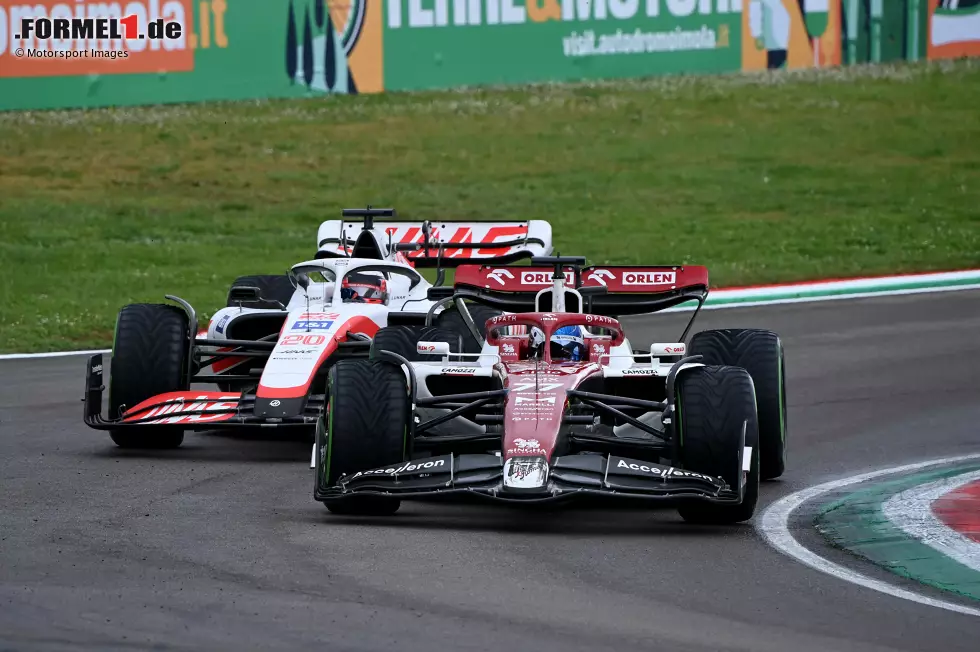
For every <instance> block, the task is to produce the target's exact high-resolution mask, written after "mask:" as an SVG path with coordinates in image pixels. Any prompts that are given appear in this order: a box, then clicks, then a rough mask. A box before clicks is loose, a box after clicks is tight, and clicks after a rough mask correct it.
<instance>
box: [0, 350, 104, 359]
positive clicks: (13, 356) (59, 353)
mask: <svg viewBox="0 0 980 652" xmlns="http://www.w3.org/2000/svg"><path fill="white" fill-rule="evenodd" d="M111 352H112V349H99V350H92V351H50V352H48V353H4V354H3V355H0V360H23V359H25V358H63V357H65V356H68V355H95V354H96V353H111Z"/></svg>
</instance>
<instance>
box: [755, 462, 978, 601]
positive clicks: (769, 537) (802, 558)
mask: <svg viewBox="0 0 980 652" xmlns="http://www.w3.org/2000/svg"><path fill="white" fill-rule="evenodd" d="M976 459H980V454H973V455H959V456H956V457H942V458H939V459H935V460H929V461H926V462H916V463H915V464H906V465H904V466H895V467H891V468H887V469H879V470H877V471H871V472H868V473H861V474H859V475H854V476H851V477H849V478H842V479H840V480H832V481H830V482H824V483H823V484H819V485H816V486H815V487H808V488H807V489H803V490H801V491H797V492H795V493H792V494H790V495H788V496H784V497H783V498H780V499H779V500H777V501H776V502H775V503H773V504H772V505H770V506H769V507H768V508H767V509H766V511H765V512H764V513H763V514H762V519H761V522H760V523H758V524H757V525H756V528H757V529H758V531H759V533H760V534H761V535H762V536H763V537H764V538H765V540H766V541H767V542H768V543H769V545H771V546H773V547H774V548H776V549H777V550H779V551H780V552H782V553H783V554H785V555H788V556H790V557H792V558H793V559H795V560H796V561H798V562H800V563H802V564H805V565H807V566H809V567H810V568H813V569H815V570H818V571H820V572H822V573H827V574H828V575H832V576H834V577H836V578H837V579H840V580H844V581H845V582H850V583H852V584H857V585H858V586H863V587H865V588H868V589H872V590H874V591H879V592H881V593H885V594H887V595H890V596H892V597H896V598H902V599H903V600H910V601H912V602H918V603H919V604H924V605H928V606H930V607H938V608H940V609H946V610H948V611H954V612H956V613H961V614H966V615H969V616H980V609H976V608H973V607H967V606H964V605H961V604H956V603H955V602H947V601H945V600H938V599H936V598H930V597H927V596H925V595H920V594H918V593H915V592H913V591H909V590H907V589H903V588H900V587H898V586H894V585H892V584H889V583H887V582H882V581H880V580H876V579H874V578H871V577H868V576H867V575H862V574H861V573H858V572H856V571H853V570H851V569H849V568H846V567H844V566H841V565H839V564H835V563H834V562H832V561H830V560H828V559H824V558H823V557H821V556H819V555H817V554H816V553H814V552H812V551H810V550H808V549H807V548H804V547H803V546H802V545H801V544H800V542H799V541H797V540H796V539H795V538H794V537H793V534H792V532H790V529H789V519H790V516H791V515H792V514H793V512H794V511H796V509H797V508H799V507H800V506H801V505H803V504H804V503H806V502H808V501H810V500H813V499H814V498H816V497H818V496H821V495H823V494H825V493H827V492H830V491H833V490H835V489H840V488H841V487H847V486H850V485H854V484H858V483H860V482H865V481H867V480H872V479H874V478H880V477H882V476H886V475H892V474H897V473H909V472H912V471H918V470H920V469H925V468H928V467H930V466H939V465H942V464H952V463H955V462H966V461H970V460H976Z"/></svg>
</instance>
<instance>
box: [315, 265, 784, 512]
mask: <svg viewBox="0 0 980 652" xmlns="http://www.w3.org/2000/svg"><path fill="white" fill-rule="evenodd" d="M584 264H585V260H584V259H580V258H561V257H548V258H536V259H534V260H532V267H516V266H515V267H497V266H492V265H491V266H486V265H484V266H478V265H468V266H462V267H459V268H458V269H457V272H456V277H455V285H454V287H452V288H432V289H430V290H429V291H428V295H429V298H431V299H433V300H435V301H436V302H437V303H436V304H434V306H433V308H432V310H433V311H434V310H435V309H436V306H439V305H441V304H444V303H448V302H453V301H463V300H470V301H476V302H479V303H481V304H484V305H486V306H490V307H493V308H496V309H500V310H505V311H508V312H510V313H516V314H501V315H498V316H495V317H492V318H490V319H487V320H486V321H485V323H479V324H477V323H474V322H473V320H467V326H468V328H470V329H471V331H472V333H473V334H474V336H475V337H477V338H479V340H480V341H481V342H482V346H481V347H480V348H479V350H478V351H475V352H466V351H464V349H463V347H461V346H460V344H459V343H458V342H457V338H455V337H454V336H452V334H446V335H441V334H440V333H438V332H433V331H432V330H429V331H424V330H423V329H422V328H421V327H413V326H388V327H386V328H382V329H380V330H379V331H378V332H377V333H376V334H375V336H374V338H373V342H372V345H371V353H370V358H369V359H367V360H350V361H342V362H339V363H338V364H337V365H335V366H334V367H333V368H332V369H331V371H330V373H329V375H328V385H327V391H326V398H327V407H326V410H325V411H324V412H323V414H322V416H321V418H320V420H319V422H318V425H317V432H316V442H315V445H314V449H313V459H312V461H311V465H312V467H313V468H314V470H315V483H314V496H315V498H316V500H318V501H321V502H323V503H324V504H325V505H326V506H327V507H328V508H329V509H330V510H331V511H332V512H335V513H342V514H390V513H393V512H394V511H395V510H397V509H398V508H399V506H400V502H401V500H403V499H425V498H428V497H432V496H440V495H445V494H453V493H457V494H460V493H462V494H470V495H475V496H482V497H485V498H488V499H494V500H503V501H516V502H542V501H555V500H562V499H567V498H572V497H575V496H581V495H599V496H609V497H623V496H630V497H637V498H648V499H657V500H671V501H675V502H676V504H677V506H678V509H679V511H680V514H681V515H682V517H683V518H684V519H686V520H689V521H695V522H704V523H735V522H740V521H745V520H747V519H749V518H751V517H752V515H753V513H754V510H755V506H756V501H757V499H758V490H759V481H760V478H774V477H777V476H779V475H780V474H782V472H783V469H784V465H785V461H784V460H785V447H784V445H785V436H786V399H785V390H784V383H783V378H784V362H783V349H782V344H781V342H780V339H779V337H778V336H777V335H776V334H775V333H773V332H771V331H765V330H719V331H703V332H701V333H698V334H696V335H695V336H694V337H693V338H691V340H690V341H689V342H686V341H685V340H686V339H687V334H688V332H689V331H690V328H691V325H692V324H693V321H694V318H695V317H696V316H697V311H695V313H694V317H692V319H691V321H690V322H689V323H688V325H687V328H686V329H685V330H684V333H683V334H682V335H681V336H680V338H678V339H677V341H673V342H669V341H668V342H655V343H653V344H652V345H651V346H650V349H649V351H642V350H638V349H635V348H634V347H633V345H632V344H631V343H630V341H629V339H628V338H627V336H626V333H625V332H624V330H623V327H622V325H621V324H620V322H619V321H618V319H616V318H614V316H619V315H630V314H643V313H649V312H655V311H657V310H661V309H665V308H668V307H671V306H676V305H678V304H680V303H683V302H686V301H697V302H698V310H700V307H701V305H702V304H703V302H704V300H705V298H706V296H707V292H708V274H707V270H706V269H705V268H704V267H695V266H684V267H612V266H602V267H587V268H584V269H583V268H582V265H584ZM542 279H547V282H548V285H547V286H546V287H541V281H542ZM431 317H432V315H431V314H430V320H431ZM515 327H523V328H521V329H520V330H521V332H520V334H515V332H516V329H515Z"/></svg>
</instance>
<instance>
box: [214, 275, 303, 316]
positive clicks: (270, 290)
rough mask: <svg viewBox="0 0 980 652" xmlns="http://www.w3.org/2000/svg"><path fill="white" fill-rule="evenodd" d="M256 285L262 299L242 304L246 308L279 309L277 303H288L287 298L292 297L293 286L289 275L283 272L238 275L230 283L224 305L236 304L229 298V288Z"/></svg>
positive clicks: (236, 303)
mask: <svg viewBox="0 0 980 652" xmlns="http://www.w3.org/2000/svg"><path fill="white" fill-rule="evenodd" d="M243 286H244V287H257V288H258V289H259V293H260V295H261V296H262V301H258V302H256V303H247V304H244V306H245V307H246V308H264V309H272V310H279V304H278V303H276V302H277V301H278V302H280V303H282V305H284V306H287V305H289V300H290V299H292V298H293V292H295V288H294V287H293V284H292V282H291V281H290V280H289V277H288V276H286V275H285V274H263V275H256V276H239V277H238V278H236V279H235V280H234V282H233V283H232V284H231V288H229V290H228V294H229V297H228V301H227V303H226V305H228V306H237V305H238V302H237V301H232V300H231V290H232V289H233V288H236V287H243Z"/></svg>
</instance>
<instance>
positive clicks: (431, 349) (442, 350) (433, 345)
mask: <svg viewBox="0 0 980 652" xmlns="http://www.w3.org/2000/svg"><path fill="white" fill-rule="evenodd" d="M415 350H416V351H417V352H418V353H421V354H423V355H449V342H419V343H418V344H416V345H415Z"/></svg>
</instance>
